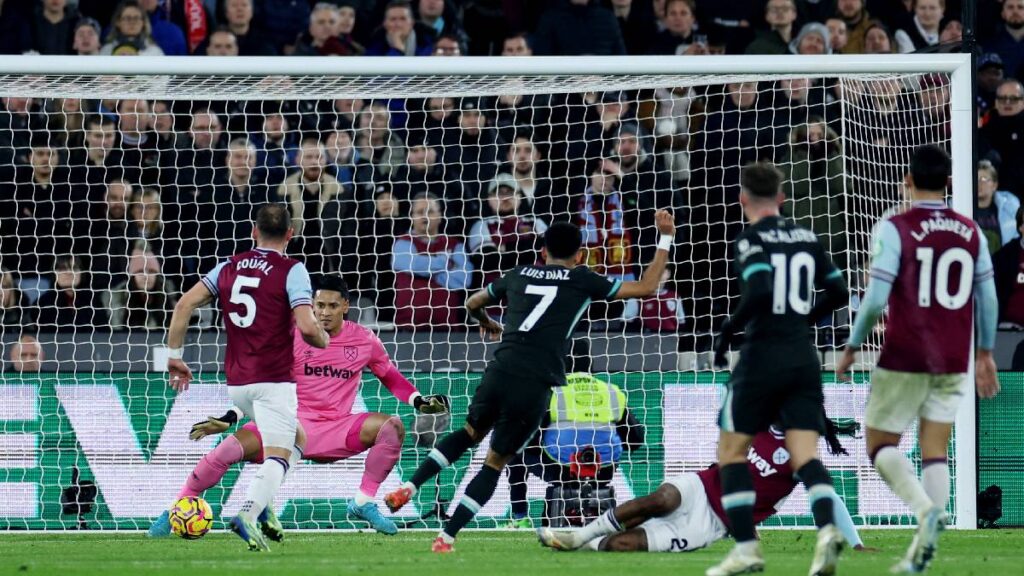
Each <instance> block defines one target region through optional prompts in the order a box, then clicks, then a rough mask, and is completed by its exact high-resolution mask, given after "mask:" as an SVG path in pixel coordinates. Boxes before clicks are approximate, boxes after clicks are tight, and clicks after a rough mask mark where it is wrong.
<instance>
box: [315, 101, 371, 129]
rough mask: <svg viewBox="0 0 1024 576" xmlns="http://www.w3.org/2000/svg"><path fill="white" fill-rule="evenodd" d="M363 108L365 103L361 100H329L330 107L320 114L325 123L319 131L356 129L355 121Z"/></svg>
mask: <svg viewBox="0 0 1024 576" xmlns="http://www.w3.org/2000/svg"><path fill="white" fill-rule="evenodd" d="M365 106H366V103H365V102H364V101H363V100H362V99H361V98H354V99H348V98H336V99H334V100H331V103H330V106H329V107H326V109H325V110H322V111H321V112H320V115H321V116H322V117H323V119H324V122H325V124H324V125H323V127H322V128H321V129H323V130H333V129H339V130H341V129H345V130H352V129H353V128H355V127H356V120H357V119H358V117H359V113H360V112H362V111H363V108H364V107H365Z"/></svg>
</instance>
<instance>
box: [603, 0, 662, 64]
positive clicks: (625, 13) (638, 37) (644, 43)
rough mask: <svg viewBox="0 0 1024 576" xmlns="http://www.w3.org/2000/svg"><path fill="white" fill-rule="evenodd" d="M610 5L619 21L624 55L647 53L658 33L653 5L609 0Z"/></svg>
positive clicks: (640, 0)
mask: <svg viewBox="0 0 1024 576" xmlns="http://www.w3.org/2000/svg"><path fill="white" fill-rule="evenodd" d="M611 5H612V13H613V14H615V19H616V20H618V21H619V30H620V31H621V32H622V40H623V42H625V44H626V53H628V54H647V53H649V51H650V49H649V48H648V46H649V45H650V42H651V39H652V38H654V36H655V35H656V34H657V33H658V32H659V30H658V25H657V20H658V19H657V18H655V16H654V6H653V4H652V3H651V2H648V1H644V0H639V1H636V2H634V1H633V0H611ZM659 17H660V15H659Z"/></svg>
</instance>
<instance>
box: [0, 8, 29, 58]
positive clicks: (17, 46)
mask: <svg viewBox="0 0 1024 576" xmlns="http://www.w3.org/2000/svg"><path fill="white" fill-rule="evenodd" d="M31 22H32V5H31V4H30V3H29V2H0V54H23V53H25V52H27V51H29V50H31V49H32V25H31Z"/></svg>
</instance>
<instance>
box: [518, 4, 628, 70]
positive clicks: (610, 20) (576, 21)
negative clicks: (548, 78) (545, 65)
mask: <svg viewBox="0 0 1024 576" xmlns="http://www.w3.org/2000/svg"><path fill="white" fill-rule="evenodd" d="M553 4H554V6H552V7H550V8H548V9H547V10H546V11H545V12H544V14H543V15H542V16H541V18H540V22H539V23H538V24H537V30H536V31H535V32H534V34H533V42H532V47H533V51H534V52H535V53H537V54H538V55H540V56H580V55H584V54H588V55H593V56H616V55H622V54H625V53H626V45H625V43H624V41H623V39H622V31H621V30H619V22H618V20H616V19H615V15H614V14H612V12H611V11H610V10H608V9H607V8H605V7H604V6H601V5H600V3H599V2H598V1H597V0H556V1H555V2H553Z"/></svg>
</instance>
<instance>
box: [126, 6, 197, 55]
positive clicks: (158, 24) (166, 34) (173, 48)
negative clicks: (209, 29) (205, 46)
mask: <svg viewBox="0 0 1024 576" xmlns="http://www.w3.org/2000/svg"><path fill="white" fill-rule="evenodd" d="M139 7H140V8H142V9H143V10H144V11H145V12H146V14H147V15H148V16H149V26H150V28H151V29H152V35H153V41H154V42H156V45H157V46H159V47H160V49H161V50H163V51H164V55H166V56H185V55H187V54H188V53H189V52H190V50H189V48H188V45H187V44H186V43H185V33H184V32H182V31H181V28H179V27H178V25H177V24H175V23H173V22H171V21H170V19H169V17H170V8H171V2H168V1H167V0H139ZM203 39H205V33H204V34H203Z"/></svg>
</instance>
